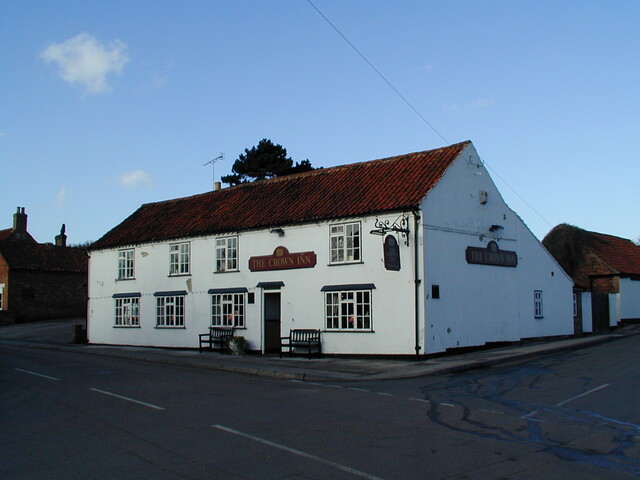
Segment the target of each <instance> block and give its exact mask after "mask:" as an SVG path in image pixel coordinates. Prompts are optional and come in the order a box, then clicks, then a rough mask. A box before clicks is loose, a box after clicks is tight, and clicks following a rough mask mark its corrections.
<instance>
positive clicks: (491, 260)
mask: <svg viewBox="0 0 640 480" xmlns="http://www.w3.org/2000/svg"><path fill="white" fill-rule="evenodd" d="M466 255H467V263H476V264H480V265H495V266H497V267H515V266H516V265H518V255H517V254H516V252H511V251H509V250H500V248H498V244H497V243H496V242H494V241H491V242H489V243H488V244H487V248H478V247H467V251H466Z"/></svg>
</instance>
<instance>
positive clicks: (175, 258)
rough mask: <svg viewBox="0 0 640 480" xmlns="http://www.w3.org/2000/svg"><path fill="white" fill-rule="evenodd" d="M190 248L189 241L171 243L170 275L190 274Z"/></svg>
mask: <svg viewBox="0 0 640 480" xmlns="http://www.w3.org/2000/svg"><path fill="white" fill-rule="evenodd" d="M190 250H191V248H190V244H189V242H185V243H172V244H171V245H169V275H188V274H189V273H190V271H191V270H190V268H191V262H190V258H189V257H190Z"/></svg>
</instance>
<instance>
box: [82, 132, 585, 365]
mask: <svg viewBox="0 0 640 480" xmlns="http://www.w3.org/2000/svg"><path fill="white" fill-rule="evenodd" d="M89 264H90V268H89V272H90V273H89V317H88V336H89V341H90V342H91V343H100V344H118V345H145V346H161V347H181V348H184V347H189V348H196V347H197V346H198V334H200V333H203V332H206V331H207V329H208V327H210V326H220V327H233V328H235V334H236V335H241V336H243V337H245V339H246V340H247V342H248V347H249V349H250V350H253V351H257V352H262V353H266V352H272V351H278V349H279V347H280V344H279V339H280V337H282V336H286V335H288V333H289V331H290V330H291V329H319V330H321V342H322V352H323V353H327V354H359V355H361V354H371V355H416V354H418V355H424V354H434V353H438V352H443V351H445V350H447V349H452V348H460V347H470V346H480V345H485V344H487V343H492V342H511V341H518V340H521V339H525V338H537V337H550V336H563V335H570V334H572V333H573V324H572V315H571V313H572V312H571V308H572V303H571V299H572V281H571V279H570V278H569V277H568V276H567V275H566V274H565V273H564V272H563V270H562V268H560V266H559V265H558V264H557V263H556V261H555V260H554V259H553V257H551V255H549V253H548V252H547V251H546V250H545V249H544V248H543V247H542V245H541V244H540V242H539V241H538V240H537V239H536V238H535V236H534V235H533V234H532V233H531V231H530V230H529V229H528V228H527V226H526V225H525V224H524V223H523V222H522V220H521V219H520V217H519V216H518V215H517V214H516V213H515V212H513V211H512V210H511V209H510V208H509V207H508V206H507V205H506V203H505V202H504V200H503V199H502V196H501V195H500V192H499V191H498V189H497V188H496V186H495V184H494V183H493V181H492V180H491V177H490V175H489V172H488V171H487V169H486V168H485V166H484V164H483V162H482V160H481V159H480V157H479V155H478V154H477V152H476V150H475V148H474V146H473V144H472V143H471V142H469V141H467V142H462V143H458V144H455V145H451V146H448V147H444V148H439V149H436V150H429V151H424V152H417V153H410V154H406V155H399V156H395V157H391V158H385V159H381V160H374V161H370V162H363V163H354V164H351V165H343V166H338V167H333V168H324V169H318V170H314V171H311V172H307V173H301V174H294V175H289V176H284V177H278V178H273V179H268V180H262V181H258V182H254V183H247V184H241V185H238V186H234V187H230V188H225V189H221V190H217V191H212V192H208V193H204V194H200V195H194V196H191V197H186V198H179V199H174V200H168V201H163V202H157V203H149V204H145V205H142V206H141V207H140V208H139V209H138V210H136V211H135V212H133V213H132V214H131V216H129V217H128V218H126V219H125V220H123V221H122V223H120V224H119V225H116V226H115V227H114V228H113V229H112V230H111V231H109V232H107V233H106V234H105V235H104V236H103V237H102V238H101V239H99V240H98V241H97V242H96V243H94V244H93V245H92V247H91V249H90V261H89Z"/></svg>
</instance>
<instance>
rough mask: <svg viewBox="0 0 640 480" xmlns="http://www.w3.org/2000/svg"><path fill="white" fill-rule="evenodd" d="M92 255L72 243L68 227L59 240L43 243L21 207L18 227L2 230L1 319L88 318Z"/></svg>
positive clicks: (24, 320) (12, 321) (0, 258)
mask: <svg viewBox="0 0 640 480" xmlns="http://www.w3.org/2000/svg"><path fill="white" fill-rule="evenodd" d="M87 265H88V260H87V255H86V252H85V250H84V249H81V248H72V247H67V246H66V235H65V233H64V226H63V229H62V231H61V232H60V235H57V236H56V244H55V245H54V244H50V243H46V244H41V243H38V242H36V240H35V239H34V238H33V237H32V236H31V235H30V234H29V232H28V231H27V215H26V213H25V211H24V208H21V207H19V208H18V210H17V212H16V213H15V214H14V216H13V228H9V229H5V230H0V323H3V324H8V323H14V322H18V323H20V322H30V321H37V320H45V319H49V318H70V317H84V316H85V315H86V306H87Z"/></svg>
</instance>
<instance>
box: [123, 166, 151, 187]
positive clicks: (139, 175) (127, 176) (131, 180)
mask: <svg viewBox="0 0 640 480" xmlns="http://www.w3.org/2000/svg"><path fill="white" fill-rule="evenodd" d="M155 184H156V181H155V179H154V178H153V176H152V175H150V174H148V173H147V172H145V171H144V170H135V171H133V172H126V173H123V174H122V175H120V185H123V186H125V187H127V188H138V187H147V188H152V187H154V186H155Z"/></svg>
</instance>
